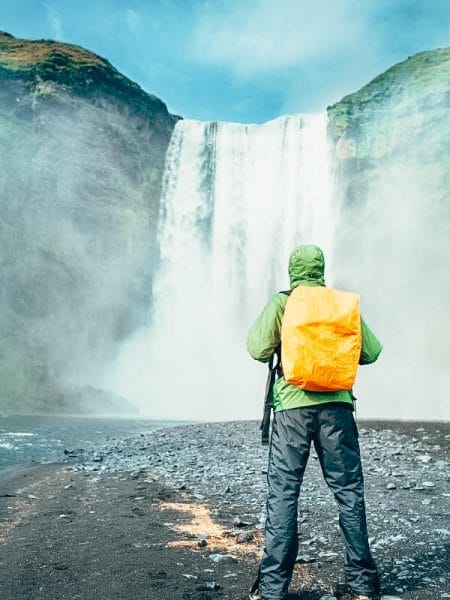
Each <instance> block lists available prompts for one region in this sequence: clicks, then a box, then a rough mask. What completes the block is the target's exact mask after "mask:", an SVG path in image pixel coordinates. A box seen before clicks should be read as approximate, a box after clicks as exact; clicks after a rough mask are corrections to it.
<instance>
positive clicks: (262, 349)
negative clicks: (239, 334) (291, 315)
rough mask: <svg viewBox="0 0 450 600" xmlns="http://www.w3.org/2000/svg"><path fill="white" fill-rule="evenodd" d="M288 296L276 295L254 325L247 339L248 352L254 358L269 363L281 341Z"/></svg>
mask: <svg viewBox="0 0 450 600" xmlns="http://www.w3.org/2000/svg"><path fill="white" fill-rule="evenodd" d="M286 301H287V296H286V295H285V294H275V295H274V296H272V298H271V299H270V300H269V301H268V303H267V304H266V306H265V308H264V310H263V311H262V313H261V314H260V315H259V317H258V318H257V319H256V321H255V322H254V323H253V325H252V327H251V328H250V331H249V334H248V337H247V350H248V351H249V353H250V356H252V358H254V359H256V360H259V361H261V362H268V361H269V358H270V357H271V356H272V354H273V353H274V351H275V348H276V347H277V346H278V344H279V343H280V340H281V320H282V318H283V313H284V308H285V306H286Z"/></svg>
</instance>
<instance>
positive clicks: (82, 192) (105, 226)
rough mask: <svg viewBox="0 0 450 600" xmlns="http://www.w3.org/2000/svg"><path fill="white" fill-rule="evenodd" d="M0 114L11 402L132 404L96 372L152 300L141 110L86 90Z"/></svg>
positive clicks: (5, 369) (43, 406)
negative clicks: (136, 144)
mask: <svg viewBox="0 0 450 600" xmlns="http://www.w3.org/2000/svg"><path fill="white" fill-rule="evenodd" d="M49 85H50V84H49ZM24 110H25V109H24ZM1 124H2V134H3V138H2V142H3V143H4V145H5V147H7V148H8V152H4V153H2V154H1V157H0V171H1V173H2V179H1V195H0V198H1V200H0V202H1V210H2V217H1V221H0V229H1V237H2V247H3V252H2V283H3V285H2V289H1V301H2V307H3V308H2V311H1V313H0V319H1V322H0V328H1V332H2V338H3V340H4V341H3V344H2V350H1V354H0V369H1V372H2V382H3V383H2V403H1V406H2V408H4V409H11V408H12V409H13V410H16V411H17V410H19V411H22V410H33V411H36V410H37V411H39V410H41V411H50V412H53V411H55V412H58V411H63V412H68V411H69V412H73V413H80V412H81V413H83V412H87V413H92V412H93V413H95V412H99V413H103V412H105V411H112V412H115V411H117V412H120V413H123V412H124V411H125V412H133V407H132V406H131V405H130V404H129V403H127V401H126V399H124V398H119V397H116V396H114V395H113V394H112V393H110V392H106V391H102V390H100V389H98V388H96V387H95V385H93V383H94V382H95V379H97V377H98V372H99V370H101V367H102V365H103V364H104V362H105V361H107V360H108V359H109V358H110V357H112V356H113V354H114V348H115V346H116V345H117V344H118V343H119V342H120V341H121V340H123V339H124V338H126V337H127V336H129V335H130V334H131V332H132V331H133V330H134V329H135V328H136V327H137V326H138V325H140V324H142V323H144V322H145V319H146V317H147V306H148V304H149V303H150V296H151V264H152V262H153V261H154V256H153V255H152V253H154V252H155V248H154V239H153V242H152V235H153V236H154V231H155V223H154V222H153V223H152V220H151V217H152V211H153V212H154V210H155V209H154V207H152V199H151V193H150V189H149V185H148V183H147V184H146V182H145V180H143V177H142V174H141V165H140V159H139V158H138V157H137V156H136V154H137V151H136V152H133V153H132V152H130V147H129V146H127V143H128V144H131V145H132V143H133V140H132V139H131V135H132V132H133V129H134V128H135V127H137V126H138V125H139V122H137V121H135V120H133V117H132V116H131V115H124V114H120V113H119V111H115V110H114V108H113V107H112V106H111V105H107V106H104V107H101V106H93V105H92V104H90V103H88V102H84V101H81V100H80V101H78V102H77V103H76V104H75V106H74V103H73V102H70V103H69V102H68V103H67V106H66V108H61V106H56V107H52V108H47V109H45V110H41V111H40V112H39V113H38V116H36V115H35V117H34V118H33V119H32V120H31V119H29V118H27V116H26V115H25V117H24V116H22V115H21V116H20V118H16V119H10V120H9V121H4V122H2V123H1ZM129 139H131V142H128V140H129ZM146 161H147V165H151V160H149V158H148V156H147V157H146ZM147 168H148V167H147ZM154 201H155V202H157V198H156V199H154Z"/></svg>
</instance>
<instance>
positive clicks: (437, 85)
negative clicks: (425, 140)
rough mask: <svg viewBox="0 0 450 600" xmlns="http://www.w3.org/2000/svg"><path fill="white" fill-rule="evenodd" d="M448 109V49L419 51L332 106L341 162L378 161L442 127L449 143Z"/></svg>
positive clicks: (449, 53) (449, 54) (449, 74)
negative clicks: (356, 160) (350, 159)
mask: <svg viewBox="0 0 450 600" xmlns="http://www.w3.org/2000/svg"><path fill="white" fill-rule="evenodd" d="M449 107H450V48H444V49H438V50H431V51H427V52H421V53H419V54H416V55H414V56H412V57H410V58H408V59H407V60H405V61H404V62H401V63H399V64H397V65H395V66H393V67H391V68H390V69H388V70H387V71H386V72H385V73H382V74H381V75H378V77H375V79H373V80H372V81H371V82H370V83H368V84H367V85H365V86H364V87H363V88H361V89H360V90H359V91H357V92H355V93H354V94H350V95H348V96H345V98H343V99H342V100H341V101H340V102H337V103H336V104H333V105H332V106H330V107H328V116H329V121H330V133H331V135H332V137H333V139H334V140H335V142H336V143H337V154H338V156H339V157H340V158H344V159H346V158H357V159H369V160H370V159H378V158H380V157H382V156H383V155H386V154H389V153H391V152H395V151H396V149H398V148H399V147H401V148H402V151H403V150H404V148H405V146H407V145H412V144H414V142H415V141H416V140H420V139H422V136H423V134H424V133H428V134H429V133H430V131H437V132H439V128H440V127H441V126H442V127H444V128H445V130H446V131H447V132H448V134H449V135H448V136H447V139H450V130H449V119H448V110H449ZM430 123H432V124H433V127H431V128H430V126H429V125H430ZM444 133H445V132H443V131H442V130H441V131H440V132H439V137H441V134H444ZM444 138H445V136H444V135H442V139H444ZM430 146H433V140H430Z"/></svg>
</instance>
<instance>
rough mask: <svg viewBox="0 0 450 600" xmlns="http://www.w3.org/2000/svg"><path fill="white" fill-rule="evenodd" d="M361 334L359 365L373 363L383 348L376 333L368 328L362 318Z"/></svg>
mask: <svg viewBox="0 0 450 600" xmlns="http://www.w3.org/2000/svg"><path fill="white" fill-rule="evenodd" d="M361 334H362V347H361V355H360V357H359V364H360V365H370V364H371V363H374V362H375V361H376V360H377V358H378V357H379V356H380V352H381V350H382V349H383V346H382V345H381V343H380V341H379V340H378V338H377V337H376V335H375V334H374V333H373V332H372V331H371V330H370V329H369V327H368V326H367V325H366V323H365V322H364V320H363V319H361Z"/></svg>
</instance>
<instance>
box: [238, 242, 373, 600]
mask: <svg viewBox="0 0 450 600" xmlns="http://www.w3.org/2000/svg"><path fill="white" fill-rule="evenodd" d="M324 271H325V261H324V257H323V253H322V251H321V249H320V248H318V247H317V246H312V245H302V246H299V247H297V248H296V249H295V250H294V251H293V252H292V254H291V257H290V260H289V278H290V285H291V290H290V292H287V293H286V292H280V293H278V294H275V295H274V296H272V298H271V299H270V300H269V302H268V303H267V305H266V307H265V308H264V310H263V312H262V313H261V315H260V316H259V317H258V319H257V320H256V322H255V323H254V325H253V326H252V328H251V330H250V333H249V335H248V340H247V349H248V351H249V353H250V354H251V356H252V357H253V358H255V359H256V360H259V361H262V362H268V361H269V360H270V357H271V356H272V355H273V353H274V352H275V351H276V350H277V349H278V348H279V345H280V342H281V337H282V323H283V315H284V313H285V309H286V304H287V302H288V301H289V299H290V298H291V297H292V296H293V295H294V293H300V294H302V293H303V292H305V297H308V296H307V293H309V291H310V290H305V288H300V289H297V288H298V287H299V286H305V287H314V286H323V287H324V286H325V281H324ZM325 290H326V291H327V290H329V292H330V293H334V292H333V290H331V289H330V288H325ZM317 291H319V292H320V290H316V292H317ZM313 293H314V292H313ZM336 294H345V292H336ZM349 295H350V296H356V295H351V294H349ZM309 297H310V296H309ZM291 312H292V309H291ZM357 318H358V327H359V338H360V343H359V346H358V350H357V352H358V355H357V358H356V363H357V362H359V364H369V363H373V362H374V361H375V360H376V359H377V358H378V356H379V354H380V352H381V344H380V342H379V341H378V340H377V338H376V337H375V335H374V334H373V333H372V332H371V331H370V329H369V328H368V327H367V325H366V324H365V323H364V321H363V320H362V319H361V318H360V316H359V311H358V312H357ZM283 339H284V338H283ZM332 341H333V340H330V343H331V342H332ZM283 344H284V342H283ZM325 346H327V344H325ZM281 351H282V352H283V349H281ZM358 359H359V361H358ZM283 360H284V358H283ZM283 360H282V362H283ZM282 366H283V365H281V368H282ZM356 368H357V364H356V366H355V374H356ZM333 369H334V370H336V369H335V368H334V367H333ZM333 369H331V370H333ZM338 375H339V373H338ZM313 389H316V388H313ZM273 404H274V419H273V425H272V435H271V441H270V454H269V468H268V487H269V495H268V500H267V520H266V526H265V549H264V554H263V558H262V561H261V566H260V582H259V593H255V594H254V595H252V594H251V595H250V598H255V599H258V598H261V600H285V599H286V598H287V593H288V587H289V582H290V580H291V577H292V571H293V568H294V564H295V559H296V556H297V551H298V539H297V508H298V498H299V494H300V485H301V483H302V479H303V474H304V471H305V467H306V463H307V460H308V457H309V451H310V446H311V442H312V443H313V444H314V447H315V449H316V452H317V455H318V458H319V461H320V465H321V468H322V472H323V476H324V478H325V481H326V483H327V485H328V486H329V488H330V489H331V490H332V492H333V494H334V497H335V500H336V502H337V504H338V507H339V525H340V528H341V533H342V536H343V538H344V542H345V577H346V582H347V584H348V587H349V589H350V590H351V592H350V595H349V596H348V597H349V598H352V599H353V598H355V599H356V598H357V599H360V600H367V599H377V598H379V593H380V589H379V588H380V583H379V577H378V572H377V568H376V565H375V562H374V560H373V558H372V556H371V553H370V549H369V543H368V536H367V525H366V513H365V504H364V483H363V475H362V469H361V460H360V453H359V445H358V433H357V429H356V424H355V421H354V418H353V395H352V392H351V389H337V390H335V391H308V390H307V389H302V388H301V387H299V386H298V385H294V384H292V383H289V382H288V381H287V380H286V378H285V374H283V372H282V371H281V369H280V371H279V374H278V377H277V379H276V381H275V384H274V388H273Z"/></svg>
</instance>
